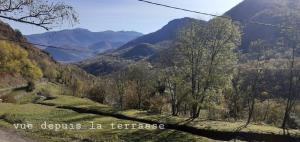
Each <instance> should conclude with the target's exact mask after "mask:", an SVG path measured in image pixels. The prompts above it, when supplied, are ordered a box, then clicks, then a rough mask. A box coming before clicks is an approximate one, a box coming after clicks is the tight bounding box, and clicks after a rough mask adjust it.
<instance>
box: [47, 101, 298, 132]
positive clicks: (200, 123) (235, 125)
mask: <svg viewBox="0 0 300 142" xmlns="http://www.w3.org/2000/svg"><path fill="white" fill-rule="evenodd" d="M68 100H72V101H68ZM43 103H45V104H48V105H55V106H76V107H79V108H89V109H96V110H99V111H101V112H111V113H117V114H123V115H126V116H131V117H137V118H143V119H149V120H156V121H160V122H167V123H179V124H186V125H190V126H193V127H197V128H203V129H210V130H218V131H236V130H238V129H239V128H241V126H243V125H244V124H245V122H243V121H236V122H224V121H208V120H201V119H198V120H197V119H196V120H193V121H187V118H183V117H173V116H168V115H152V114H149V113H147V112H145V111H139V110H126V111H116V110H114V109H113V108H111V107H109V106H106V105H102V104H98V103H95V102H92V101H90V100H88V99H81V98H74V97H71V96H58V97H57V98H56V99H54V100H48V101H45V102H43ZM241 131H243V132H257V133H271V134H282V132H283V131H282V129H281V128H278V127H274V126H269V125H263V124H250V125H249V126H248V127H247V128H243V129H241ZM289 133H290V134H291V135H294V136H297V137H300V130H289Z"/></svg>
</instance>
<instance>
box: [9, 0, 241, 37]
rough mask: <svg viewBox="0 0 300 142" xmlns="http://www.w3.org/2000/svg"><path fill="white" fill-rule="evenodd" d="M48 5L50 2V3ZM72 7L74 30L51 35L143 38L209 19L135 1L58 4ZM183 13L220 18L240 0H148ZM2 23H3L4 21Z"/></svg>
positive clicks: (27, 29)
mask: <svg viewBox="0 0 300 142" xmlns="http://www.w3.org/2000/svg"><path fill="white" fill-rule="evenodd" d="M50 1H51V0H50ZM61 1H64V2H65V3H67V4H69V5H72V6H73V7H74V8H75V10H76V11H77V13H78V14H79V20H80V22H79V23H78V24H76V25H74V26H70V25H64V26H59V27H56V28H54V29H51V31H58V30H63V29H73V28H85V29H88V30H90V31H94V32H99V31H105V30H113V31H137V32H141V33H144V34H147V33H151V32H154V31H156V30H158V29H160V28H162V27H163V26H164V25H166V24H167V23H168V22H169V21H171V20H174V19H178V18H183V17H192V18H197V19H202V20H209V19H210V18H211V17H208V16H203V15H199V14H195V13H189V12H184V11H178V10H174V9H169V8H164V7H159V6H155V5H150V4H147V3H143V2H140V1H138V0H61ZM149 1H152V2H158V3H162V4H167V5H171V6H176V7H181V8H185V9H190V10H195V11H201V12H207V13H212V14H217V15H222V14H223V13H225V12H226V11H228V10H229V9H231V8H232V7H234V6H235V5H237V4H238V3H240V2H241V1H242V0H149ZM4 21H6V20H4ZM6 22H8V23H9V24H10V25H11V26H12V27H13V28H15V29H19V30H20V31H21V32H22V33H23V34H25V35H29V34H36V33H44V32H47V31H46V30H44V29H42V28H39V27H36V26H32V25H27V24H19V23H15V22H11V21H6Z"/></svg>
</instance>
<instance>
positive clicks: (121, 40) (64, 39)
mask: <svg viewBox="0 0 300 142" xmlns="http://www.w3.org/2000/svg"><path fill="white" fill-rule="evenodd" d="M141 35H142V34H141V33H138V32H130V31H128V32H127V31H120V32H114V31H104V32H91V31H89V30H86V29H80V28H78V29H72V30H62V31H55V32H47V33H42V34H34V35H28V36H26V37H27V39H28V40H29V41H31V42H34V43H40V44H45V45H54V46H60V47H64V48H69V49H80V50H82V51H84V52H79V51H73V50H62V49H50V48H46V49H45V47H40V48H41V49H44V50H45V51H47V52H49V53H50V54H51V55H52V56H53V57H54V59H55V60H57V61H64V62H74V61H80V60H83V59H86V58H89V57H93V56H95V55H97V54H99V53H102V52H104V51H107V50H112V49H115V48H118V47H120V46H122V45H123V44H125V43H126V42H128V41H131V40H133V39H135V38H137V37H139V36H141Z"/></svg>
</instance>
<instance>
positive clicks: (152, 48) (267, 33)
mask: <svg viewBox="0 0 300 142" xmlns="http://www.w3.org/2000/svg"><path fill="white" fill-rule="evenodd" d="M299 7H300V0H244V1H243V2H241V3H239V4H238V5H236V6H235V7H233V8H232V9H230V10H229V11H227V12H226V13H224V16H229V17H230V18H232V19H233V20H234V21H237V22H238V23H239V24H240V25H241V27H242V32H243V34H242V44H241V46H240V47H239V49H240V50H242V51H245V52H248V49H249V45H250V43H251V42H252V41H256V40H258V39H261V40H264V41H266V42H267V43H269V44H270V45H275V44H276V42H277V41H278V40H279V39H280V38H281V37H282V36H283V35H282V34H281V32H282V29H281V28H279V27H278V26H276V25H279V26H280V25H282V24H284V23H285V22H287V21H286V17H285V16H284V14H286V13H288V12H289V11H300V10H299V9H298V8H299ZM190 22H198V23H199V24H206V23H207V22H206V21H201V20H197V19H192V18H182V19H175V20H172V21H171V22H169V23H168V24H167V25H165V26H164V27H163V28H162V29H160V30H158V31H156V32H153V33H150V34H147V35H144V36H141V37H139V38H137V39H135V40H132V41H130V42H128V43H126V44H125V45H123V46H121V47H120V48H119V49H116V50H114V51H112V52H108V53H105V54H101V55H98V56H96V57H95V58H93V59H88V60H85V61H83V62H80V63H78V65H79V66H80V67H82V68H83V69H85V70H86V71H88V72H91V73H93V74H96V75H101V74H103V73H104V74H106V73H107V70H105V72H101V71H103V70H104V69H103V68H110V69H111V71H113V70H115V68H117V69H118V68H120V67H122V66H125V65H124V64H130V63H134V62H135V61H137V60H144V61H149V62H152V63H153V61H154V62H157V60H155V58H157V57H160V56H165V55H167V54H168V53H169V52H172V48H169V47H171V43H172V40H174V39H175V38H176V36H177V32H178V31H179V30H180V28H182V27H184V26H185V25H186V24H188V23H190ZM259 23H267V24H259ZM269 25H275V26H269ZM162 54H163V55H162ZM124 60H126V61H124Z"/></svg>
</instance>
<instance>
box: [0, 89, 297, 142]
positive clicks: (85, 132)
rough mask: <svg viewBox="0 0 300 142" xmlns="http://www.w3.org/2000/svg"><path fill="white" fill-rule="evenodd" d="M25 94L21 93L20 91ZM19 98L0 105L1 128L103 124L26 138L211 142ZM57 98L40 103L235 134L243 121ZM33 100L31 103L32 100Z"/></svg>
mask: <svg viewBox="0 0 300 142" xmlns="http://www.w3.org/2000/svg"><path fill="white" fill-rule="evenodd" d="M42 88H48V89H49V90H50V91H51V94H60V91H59V90H60V88H59V87H57V86H56V85H55V84H39V85H38V86H37V90H41V89H42ZM21 92H22V91H20V90H19V91H18V92H12V94H14V95H15V96H20V95H21V94H22V93H21ZM23 93H24V92H23ZM22 95H23V97H19V99H18V102H21V103H19V104H4V103H3V104H0V108H1V109H0V116H2V118H3V119H2V120H0V126H2V127H9V128H13V126H12V125H11V124H13V123H17V122H18V123H20V122H22V123H25V122H30V123H34V124H36V125H35V126H39V125H40V124H42V123H43V122H44V121H47V122H50V123H72V124H74V123H80V124H83V125H84V126H90V123H89V122H91V121H93V122H95V123H99V124H102V126H103V128H104V129H102V130H89V129H82V130H78V131H75V130H62V131H54V130H42V131H41V130H40V128H34V129H33V130H26V131H23V130H22V131H21V130H20V132H22V133H24V134H25V135H27V136H30V137H34V138H38V139H41V140H42V141H47V142H48V141H50V142H52V141H57V142H58V141H83V140H86V141H108V140H112V141H120V140H125V141H175V140H176V141H204V142H205V141H213V140H210V139H206V138H203V137H199V136H195V135H192V134H188V133H183V132H179V131H174V130H112V129H110V125H109V124H111V123H121V124H132V123H137V122H134V121H128V120H121V119H116V118H113V117H108V116H96V115H92V114H79V113H76V112H74V111H70V110H65V109H58V108H55V107H52V106H44V105H40V104H32V103H30V102H31V101H32V100H34V99H36V96H35V95H34V93H31V94H25V95H26V96H25V97H24V94H22ZM54 96H55V97H56V99H54V100H47V101H43V102H42V103H44V104H48V105H55V106H75V107H81V108H88V109H96V110H99V111H102V112H111V113H118V114H123V115H126V116H131V117H138V118H143V119H149V120H158V121H161V122H168V123H181V124H183V123H185V124H187V125H191V126H194V127H197V128H204V129H213V130H219V131H235V130H236V129H238V128H239V127H240V126H242V125H243V124H244V122H221V121H204V120H194V121H193V122H188V121H186V118H180V117H170V116H166V115H151V114H148V113H147V112H145V111H139V110H127V111H116V110H114V109H113V108H111V107H109V106H106V105H102V104H98V103H95V102H93V101H91V100H88V99H83V98H76V97H72V96H62V95H54ZM31 99H32V100H31ZM242 131H245V132H248V131H251V132H259V133H274V134H281V133H282V130H281V129H279V128H276V127H273V126H267V125H249V127H247V128H245V129H242ZM290 133H291V134H292V135H297V136H300V131H299V130H291V131H290Z"/></svg>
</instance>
